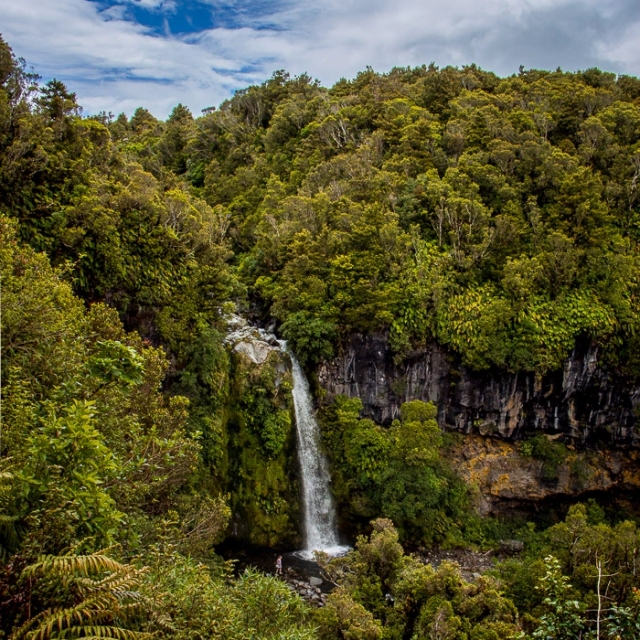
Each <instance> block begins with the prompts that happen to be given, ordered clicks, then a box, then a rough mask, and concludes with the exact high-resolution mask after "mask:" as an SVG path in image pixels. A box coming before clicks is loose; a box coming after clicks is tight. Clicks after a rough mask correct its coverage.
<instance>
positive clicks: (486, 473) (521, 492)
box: [447, 435, 640, 515]
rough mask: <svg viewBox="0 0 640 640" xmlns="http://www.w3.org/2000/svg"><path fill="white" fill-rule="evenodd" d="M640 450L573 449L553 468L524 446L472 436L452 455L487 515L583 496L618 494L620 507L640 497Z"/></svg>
mask: <svg viewBox="0 0 640 640" xmlns="http://www.w3.org/2000/svg"><path fill="white" fill-rule="evenodd" d="M639 455H640V451H639V450H638V449H636V448H628V449H625V450H620V449H618V450H615V449H614V450H604V451H599V452H594V451H591V452H577V451H571V450H568V451H567V455H566V457H565V459H564V460H562V461H561V462H559V463H558V464H557V465H554V466H553V467H552V468H551V469H550V468H549V465H548V464H545V462H544V461H543V460H536V459H535V458H532V457H530V456H523V455H522V453H521V451H520V449H519V448H518V446H517V445H516V444H514V443H512V442H507V441H505V440H502V439H499V438H488V437H483V436H474V435H468V436H466V437H465V438H463V439H461V440H459V441H458V442H457V443H455V444H454V445H453V446H452V447H451V448H450V449H449V450H448V451H447V457H448V459H449V460H450V461H451V463H452V464H453V466H454V467H455V468H456V469H457V471H458V473H460V475H461V476H462V477H463V478H464V479H465V480H466V481H467V482H468V483H469V484H470V485H471V486H472V487H474V488H475V489H477V493H476V507H477V509H478V511H479V513H481V514H483V515H486V514H490V513H497V512H510V513H513V512H514V511H515V512H518V511H522V512H524V513H527V512H531V511H539V510H540V509H541V508H542V509H543V510H544V505H545V502H546V503H550V504H548V506H549V507H551V508H553V507H558V506H560V505H558V504H557V498H558V497H562V496H564V497H566V498H571V497H577V496H580V495H583V494H587V493H588V494H592V495H593V494H597V495H599V496H602V495H603V494H605V493H606V492H610V491H612V492H613V493H614V494H615V496H614V498H615V501H616V502H618V504H619V506H623V507H626V508H628V509H630V510H632V511H633V510H636V509H637V506H636V505H633V504H627V503H626V502H627V501H626V497H625V496H626V495H631V496H632V495H634V494H635V495H637V494H636V492H637V490H638V489H639V488H640V465H639V464H638V457H639Z"/></svg>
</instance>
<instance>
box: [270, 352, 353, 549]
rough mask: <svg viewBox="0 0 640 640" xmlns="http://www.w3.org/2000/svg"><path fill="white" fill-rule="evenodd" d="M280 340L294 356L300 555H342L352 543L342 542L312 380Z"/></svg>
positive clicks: (292, 370)
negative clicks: (300, 481) (300, 488)
mask: <svg viewBox="0 0 640 640" xmlns="http://www.w3.org/2000/svg"><path fill="white" fill-rule="evenodd" d="M278 342H279V344H280V346H281V347H282V349H283V351H286V352H287V353H288V354H289V357H290V358H291V373H292V374H293V389H292V395H293V406H294V409H295V414H296V431H297V434H298V459H299V461H300V472H301V473H300V475H301V479H302V506H303V510H304V518H303V531H304V547H305V548H304V551H302V552H300V555H301V556H302V557H303V558H308V559H313V557H314V551H323V552H324V553H327V554H329V555H331V556H336V555H342V554H344V553H346V552H347V551H349V547H344V546H341V545H340V541H339V539H338V531H337V527H336V510H335V506H334V504H333V496H332V495H331V486H330V476H329V465H328V463H327V459H326V457H325V456H324V454H323V453H322V450H321V449H320V426H319V425H318V421H317V420H316V417H315V414H314V412H313V399H312V396H311V392H310V391H309V383H308V382H307V377H306V376H305V374H304V371H303V370H302V367H301V366H300V363H299V362H298V360H297V358H296V357H295V355H294V354H293V353H291V351H289V350H288V349H287V343H286V342H285V341H284V340H279V341H278Z"/></svg>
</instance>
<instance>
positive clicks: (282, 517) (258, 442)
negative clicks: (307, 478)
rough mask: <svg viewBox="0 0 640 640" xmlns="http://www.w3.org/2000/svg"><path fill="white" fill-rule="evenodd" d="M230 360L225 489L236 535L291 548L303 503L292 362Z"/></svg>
mask: <svg viewBox="0 0 640 640" xmlns="http://www.w3.org/2000/svg"><path fill="white" fill-rule="evenodd" d="M232 361H233V371H232V374H231V398H232V401H231V403H230V409H231V411H230V414H229V421H228V427H227V428H228V432H229V457H230V470H229V475H228V481H227V482H228V485H227V486H228V489H229V491H230V493H231V508H232V510H233V512H234V517H235V522H236V523H238V521H241V522H242V525H241V526H242V529H241V530H240V531H239V532H238V533H239V534H240V535H242V536H244V537H248V538H249V540H250V541H251V542H252V543H254V544H260V545H276V544H283V543H285V542H287V543H289V544H293V541H294V540H296V539H297V537H298V522H299V514H298V504H299V503H298V488H297V484H296V478H297V467H296V462H295V454H294V428H293V419H292V417H293V404H292V398H291V375H290V373H289V372H288V358H287V357H286V356H285V355H284V354H283V353H282V352H279V351H272V352H271V353H270V354H269V357H268V358H267V360H266V361H265V362H264V363H263V364H261V365H256V364H254V363H252V362H251V361H249V360H248V359H247V358H245V357H244V356H243V355H242V354H238V353H234V354H233V356H232ZM236 526H237V524H236Z"/></svg>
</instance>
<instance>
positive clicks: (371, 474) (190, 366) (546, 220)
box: [0, 39, 640, 640]
mask: <svg viewBox="0 0 640 640" xmlns="http://www.w3.org/2000/svg"><path fill="white" fill-rule="evenodd" d="M178 99H179V97H178ZM639 179H640V80H639V79H637V78H635V77H631V76H617V75H616V74H613V73H608V72H604V71H600V70H599V69H588V70H586V71H581V72H575V73H574V72H564V71H562V70H561V69H557V70H556V71H541V70H526V69H523V68H521V69H520V72H519V73H518V74H516V75H513V76H510V77H506V78H501V77H498V76H497V75H495V74H493V73H491V72H488V71H484V70H482V69H480V68H478V67H476V66H475V65H471V66H465V67H462V68H453V67H446V68H438V67H436V66H435V65H434V64H431V65H429V66H426V65H425V66H421V67H416V68H394V69H393V70H391V71H390V72H388V73H377V72H375V71H374V70H372V69H370V68H367V69H366V70H364V71H362V72H361V73H359V74H358V75H357V76H356V77H355V78H354V79H352V80H346V79H343V80H340V81H339V82H337V83H336V84H335V85H334V86H332V87H331V88H325V87H323V86H321V85H320V83H319V82H317V81H314V80H313V79H312V78H310V77H308V76H306V75H301V76H298V77H290V76H289V75H288V74H287V73H286V72H284V71H278V72H276V73H274V74H273V76H272V77H271V78H270V79H269V80H267V81H266V82H264V83H263V84H261V85H257V86H251V87H248V88H247V89H244V90H241V91H237V92H236V93H235V95H234V96H233V97H232V98H231V99H229V100H227V101H225V102H223V103H222V104H221V105H220V106H219V107H217V108H213V107H212V108H209V109H206V110H205V111H204V112H203V113H202V114H201V115H198V116H194V115H193V114H192V113H191V112H190V111H189V109H187V108H186V107H184V106H183V105H181V104H178V106H176V107H175V109H174V110H173V112H172V113H171V115H170V116H169V118H168V119H167V120H166V121H162V120H158V119H157V118H155V117H154V116H153V115H152V114H151V113H150V112H149V111H147V110H145V109H144V108H143V107H140V108H138V109H137V110H136V111H135V113H134V114H133V116H132V117H131V118H128V117H127V116H126V115H124V114H121V115H118V116H114V115H113V114H110V113H100V114H98V115H88V116H85V115H83V111H82V108H81V106H80V105H79V104H78V102H77V98H76V95H75V94H74V93H73V92H71V91H70V90H69V89H68V88H67V87H66V86H65V85H64V84H63V83H62V82H60V81H58V80H52V81H50V82H47V83H44V84H43V83H41V82H40V79H39V77H38V76H37V75H36V74H35V73H34V72H33V71H32V70H31V69H30V68H29V67H28V66H27V64H26V62H25V61H24V60H22V59H19V58H17V57H16V56H15V55H14V53H13V51H12V49H11V47H10V46H9V44H8V43H6V42H5V41H4V40H2V39H0V278H1V281H0V284H1V301H0V305H1V315H2V317H1V321H2V334H1V358H2V359H1V376H2V392H1V393H2V410H1V411H2V412H1V417H0V638H7V639H9V640H18V639H20V640H22V639H24V640H49V639H62V638H118V639H120V640H142V639H143V638H151V637H156V638H158V639H162V638H176V639H178V640H200V639H208V638H211V639H214V638H216V639H217V638H221V639H226V640H241V639H243V640H244V639H248V638H255V639H258V638H260V639H270V638H273V639H274V640H275V639H278V640H307V639H309V640H310V639H312V638H315V639H321V640H325V639H326V640H329V639H343V640H383V639H384V640H421V639H427V638H428V639H434V640H435V639H438V640H501V639H508V638H523V639H527V638H529V639H534V638H539V639H547V638H549V639H551V638H557V639H567V640H569V639H585V640H586V639H600V638H603V639H604V638H606V639H610V640H614V639H623V638H640V591H639V589H640V580H639V578H638V571H639V570H640V569H639V568H638V567H640V530H639V529H638V525H639V523H640V512H638V511H635V512H634V511H633V510H632V509H622V508H612V507H611V506H610V505H609V504H605V503H602V504H600V503H599V502H598V501H597V500H595V499H593V498H589V499H585V500H582V501H577V502H575V504H572V505H571V506H570V507H568V508H567V509H565V511H564V513H563V514H562V515H561V517H558V518H556V519H555V520H554V521H549V520H544V521H543V520H538V521H536V520H535V519H534V518H531V519H528V518H507V517H504V516H500V517H498V516H496V517H483V516H481V515H480V514H479V513H478V512H477V511H476V509H475V508H474V505H475V504H476V498H477V492H478V490H477V487H474V486H472V485H471V484H470V483H468V482H467V481H465V479H464V478H463V477H461V476H460V474H459V473H458V472H457V471H456V469H455V468H454V466H453V465H452V463H451V461H450V459H449V454H448V452H449V451H450V450H451V448H452V447H453V446H458V447H460V446H462V447H464V437H465V436H464V434H461V433H455V432H452V431H451V430H450V429H448V428H447V429H445V428H444V426H445V425H442V424H439V423H438V421H437V412H436V409H435V407H434V406H433V405H432V404H430V403H427V402H422V401H420V400H413V401H410V402H406V403H405V404H403V406H402V410H401V413H400V415H399V416H398V418H397V419H396V420H394V421H393V423H392V424H390V425H382V424H378V423H376V422H375V421H374V420H372V419H371V418H370V417H366V416H364V415H363V414H362V402H361V401H360V400H359V399H358V398H348V397H344V396H339V397H337V398H335V399H332V400H330V401H329V400H326V399H325V400H323V390H322V386H321V384H320V382H319V380H318V376H317V371H318V367H319V366H320V365H321V364H323V363H327V362H330V361H331V360H332V359H333V358H335V357H337V356H339V355H340V354H341V353H343V352H344V348H345V344H346V342H347V341H348V340H349V338H350V337H351V336H353V335H355V334H358V335H365V336H366V335H383V336H385V339H386V340H388V343H389V345H390V348H391V350H392V352H393V358H394V361H395V362H397V363H402V362H403V361H404V360H405V359H406V358H407V357H409V356H410V355H411V354H412V353H415V351H416V349H419V348H420V347H421V346H422V345H424V344H426V343H427V342H428V341H435V342H436V343H437V344H439V345H441V346H442V347H443V348H444V349H446V350H447V353H449V354H451V358H452V361H455V362H456V363H457V366H459V367H460V368H465V369H468V370H470V371H474V372H477V373H478V375H484V373H487V374H488V372H496V371H497V372H510V373H518V374H520V373H522V374H531V375H532V376H534V377H535V379H541V377H542V376H544V375H546V374H548V373H549V372H557V371H559V370H562V367H563V362H564V361H565V359H566V358H567V357H568V356H569V355H570V354H571V352H572V350H573V349H574V347H575V346H576V344H577V343H578V342H579V341H581V340H583V341H584V340H586V341H588V342H589V343H590V344H593V345H596V346H597V348H598V350H599V353H600V354H601V356H600V357H601V358H602V359H603V361H604V362H605V363H606V365H607V366H608V367H611V368H612V370H615V371H616V372H618V373H619V374H620V375H621V376H625V379H628V380H631V381H636V380H637V379H638V378H639V377H640V251H639V250H640V184H639ZM233 313H239V314H241V315H243V316H245V317H247V318H250V319H251V321H252V322H254V323H256V324H260V325H265V324H267V323H271V324H272V326H273V327H274V330H275V331H276V333H277V334H278V335H279V336H281V337H282V338H283V339H285V340H286V341H287V343H288V345H289V347H290V348H291V349H292V350H293V352H295V354H296V355H297V357H298V359H299V361H300V363H301V364H302V365H303V367H304V369H305V371H306V372H307V375H308V376H309V379H310V380H311V385H312V388H313V390H314V392H315V394H316V399H317V401H318V404H319V411H318V417H319V420H320V424H321V427H322V437H323V445H324V447H325V449H326V453H327V455H328V458H329V460H330V464H331V474H332V486H333V489H334V494H335V499H336V502H337V504H338V508H339V511H340V516H341V522H342V523H343V524H345V526H347V527H348V531H347V532H346V533H347V534H348V535H349V536H350V538H351V542H352V545H353V550H352V551H351V552H350V553H349V554H347V555H346V556H344V557H340V558H334V559H330V558H328V557H320V558H319V559H318V560H319V562H320V564H321V565H322V567H323V571H324V572H325V575H327V576H328V578H329V579H330V580H331V582H332V583H333V584H334V585H335V589H334V590H333V591H332V592H331V594H330V595H329V596H328V598H327V603H326V605H325V606H324V607H320V608H315V607H312V606H310V605H309V603H307V602H305V601H304V600H302V599H301V598H299V597H298V595H297V594H295V593H294V592H292V591H291V590H290V589H289V587H288V586H287V584H286V583H285V582H283V581H282V580H280V579H278V578H277V577H274V576H272V575H266V574H264V573H263V572H261V571H258V570H255V569H251V568H249V569H247V570H245V571H237V570H236V569H235V568H234V562H233V561H232V560H230V559H228V558H227V559H225V558H223V557H222V556H221V555H220V554H219V553H218V551H219V549H220V548H221V545H224V544H225V541H228V540H229V539H230V538H231V537H232V536H233V535H234V534H233V532H234V526H235V529H236V530H237V526H238V523H240V537H241V541H242V543H243V544H246V545H252V546H255V547H259V548H262V549H270V550H292V549H295V548H296V545H298V544H299V541H300V504H299V478H298V470H297V466H296V459H295V448H296V444H295V430H294V428H293V423H294V415H293V406H292V399H291V376H290V374H289V373H287V372H286V371H284V372H283V368H282V366H281V363H280V362H279V361H277V359H275V358H271V357H270V358H269V359H268V360H267V362H266V363H265V364H264V366H261V367H255V366H251V363H250V362H248V361H247V360H246V359H243V358H242V357H240V356H239V355H238V354H237V353H236V352H234V351H232V350H230V349H229V348H228V347H227V346H225V342H224V339H225V335H226V333H227V331H228V328H227V318H228V317H229V316H230V315H231V314H233ZM523 438H524V436H522V437H521V438H519V437H516V438H515V440H516V445H517V446H518V447H519V451H520V452H521V454H522V456H523V457H527V456H528V457H529V458H530V457H532V456H533V457H534V458H536V457H537V458H538V459H540V460H544V461H545V464H546V465H547V466H549V467H554V465H555V464H556V463H557V460H558V459H559V458H558V456H559V457H560V458H562V457H563V456H565V455H567V454H568V449H567V447H568V446H571V447H573V446H574V445H573V444H571V443H569V442H567V443H563V442H562V440H549V439H547V438H546V437H545V435H544V434H543V433H534V434H527V439H523ZM588 446H589V445H585V447H587V449H585V452H584V454H585V455H590V454H591V453H592V452H591V451H590V450H588ZM610 446H612V447H613V446H616V445H614V444H611V445H610ZM625 446H626V447H627V449H628V450H629V451H631V453H630V455H632V456H636V457H634V458H633V459H634V460H636V459H637V449H634V445H633V444H630V445H626V444H625ZM636 446H637V445H636ZM605 453H606V452H605ZM554 468H555V467H554ZM504 539H517V540H518V541H521V542H522V543H523V550H522V551H521V552H520V553H518V554H516V555H514V556H513V557H503V558H501V559H500V561H499V562H497V563H495V564H494V566H493V568H492V569H491V570H490V571H488V572H487V573H483V574H482V575H480V574H478V575H476V576H474V577H472V578H471V579H468V577H465V576H463V575H462V573H461V571H460V567H459V566H458V565H456V564H455V563H453V562H447V561H445V562H442V563H441V564H439V565H438V566H435V565H433V566H432V565H431V564H425V563H424V562H422V561H421V560H420V558H419V555H418V554H416V553H415V552H416V550H419V549H429V548H439V549H473V550H476V551H480V552H483V553H490V552H491V550H494V549H496V548H497V547H498V546H499V542H500V540H504Z"/></svg>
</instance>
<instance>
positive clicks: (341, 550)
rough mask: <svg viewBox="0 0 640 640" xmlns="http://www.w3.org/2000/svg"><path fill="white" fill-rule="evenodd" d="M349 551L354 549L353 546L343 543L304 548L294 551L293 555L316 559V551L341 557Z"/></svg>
mask: <svg viewBox="0 0 640 640" xmlns="http://www.w3.org/2000/svg"><path fill="white" fill-rule="evenodd" d="M349 551H353V547H347V546H343V545H335V546H333V547H325V548H324V549H303V550H301V551H294V552H293V555H295V556H297V557H298V558H302V559H303V560H310V561H312V562H313V561H314V560H315V559H316V553H318V554H320V553H321V554H325V555H327V556H329V557H330V558H340V557H342V556H346V555H347V553H349Z"/></svg>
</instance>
